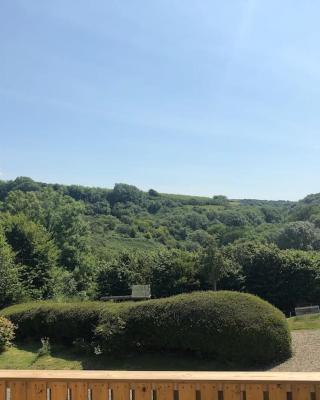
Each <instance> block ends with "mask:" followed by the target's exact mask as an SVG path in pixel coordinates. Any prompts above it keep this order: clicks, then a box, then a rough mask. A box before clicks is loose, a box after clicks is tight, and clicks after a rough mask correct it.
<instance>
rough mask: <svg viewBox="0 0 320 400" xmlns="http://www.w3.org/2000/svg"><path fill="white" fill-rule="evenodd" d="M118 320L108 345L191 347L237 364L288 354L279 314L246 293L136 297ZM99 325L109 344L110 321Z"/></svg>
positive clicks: (157, 348) (153, 348)
mask: <svg viewBox="0 0 320 400" xmlns="http://www.w3.org/2000/svg"><path fill="white" fill-rule="evenodd" d="M121 321H122V322H121V324H120V329H119V323H118V325H117V328H114V329H113V332H116V334H114V335H113V340H112V345H113V346H114V347H115V348H118V349H119V348H122V349H123V351H132V350H137V349H139V350H140V351H150V350H151V351H163V352H165V351H180V352H191V353H194V354H198V355H202V356H205V357H210V358H213V359H216V360H219V361H223V362H233V363H236V364H238V365H241V364H243V365H245V364H246V365H253V364H260V365H264V364H268V363H271V362H276V361H281V360H284V359H286V358H287V357H289V356H290V354H291V337H290V332H289V329H288V325H287V322H286V319H285V317H284V315H283V314H282V313H281V312H280V311H279V310H277V309H276V308H275V307H273V306H271V305H270V304H269V303H267V302H265V301H263V300H261V299H260V298H258V297H256V296H253V295H249V294H242V293H237V292H227V291H220V292H194V293H191V294H183V295H178V296H174V297H169V298H165V299H159V300H152V301H147V302H143V303H137V304H136V305H134V306H133V307H131V308H129V309H124V310H122V312H121ZM123 321H124V322H123ZM124 323H125V326H124V325H123V324H124ZM98 330H99V334H100V338H101V340H102V342H103V341H104V340H105V345H104V346H103V347H105V348H109V346H110V335H109V332H110V325H108V323H105V329H104V327H103V325H102V326H100V327H98Z"/></svg>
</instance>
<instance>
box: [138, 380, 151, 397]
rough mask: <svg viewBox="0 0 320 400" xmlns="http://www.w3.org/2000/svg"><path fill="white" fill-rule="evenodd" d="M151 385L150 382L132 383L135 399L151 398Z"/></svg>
mask: <svg viewBox="0 0 320 400" xmlns="http://www.w3.org/2000/svg"><path fill="white" fill-rule="evenodd" d="M151 390H152V386H151V384H150V383H137V384H135V385H134V396H135V397H134V399H135V400H151Z"/></svg>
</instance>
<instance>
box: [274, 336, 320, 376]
mask: <svg viewBox="0 0 320 400" xmlns="http://www.w3.org/2000/svg"><path fill="white" fill-rule="evenodd" d="M292 344H293V356H292V357H291V358H290V359H289V360H288V361H286V362H284V363H282V364H280V365H277V366H276V367H274V368H271V369H270V371H294V372H296V371H305V372H311V371H320V329H316V330H301V331H293V332H292Z"/></svg>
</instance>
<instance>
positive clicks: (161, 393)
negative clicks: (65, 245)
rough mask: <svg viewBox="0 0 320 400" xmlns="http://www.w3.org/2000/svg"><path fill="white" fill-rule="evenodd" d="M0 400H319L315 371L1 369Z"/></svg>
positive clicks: (319, 377) (319, 380) (319, 375)
mask: <svg viewBox="0 0 320 400" xmlns="http://www.w3.org/2000/svg"><path fill="white" fill-rule="evenodd" d="M0 400H320V373H315V372H313V373H285V372H267V373H266V372H167V371H166V372H165V371H162V372H161V371H159V372H155V371H153V372H150V371H145V372H142V371H139V372H133V371H128V372H124V371H13V370H0Z"/></svg>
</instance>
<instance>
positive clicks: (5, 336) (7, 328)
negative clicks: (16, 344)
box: [0, 317, 15, 351]
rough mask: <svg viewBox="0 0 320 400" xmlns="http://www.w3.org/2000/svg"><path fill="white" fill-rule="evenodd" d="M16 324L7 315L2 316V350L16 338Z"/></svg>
mask: <svg viewBox="0 0 320 400" xmlns="http://www.w3.org/2000/svg"><path fill="white" fill-rule="evenodd" d="M14 330H15V326H14V324H13V323H12V322H11V321H9V320H8V319H7V318H5V317H0V351H3V350H4V348H5V347H6V346H9V345H10V344H11V342H12V340H13V339H14Z"/></svg>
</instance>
